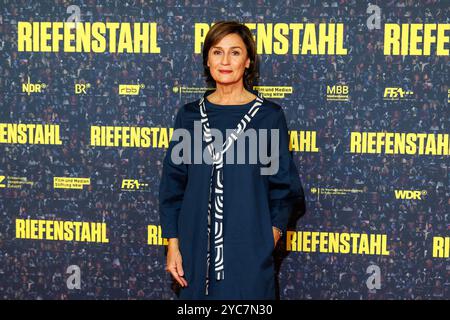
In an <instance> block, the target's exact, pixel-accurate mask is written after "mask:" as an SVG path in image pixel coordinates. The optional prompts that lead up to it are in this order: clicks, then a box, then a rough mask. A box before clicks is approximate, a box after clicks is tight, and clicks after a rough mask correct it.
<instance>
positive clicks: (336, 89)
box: [327, 85, 348, 94]
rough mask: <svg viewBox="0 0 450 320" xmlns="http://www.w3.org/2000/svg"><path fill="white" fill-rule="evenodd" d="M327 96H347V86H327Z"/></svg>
mask: <svg viewBox="0 0 450 320" xmlns="http://www.w3.org/2000/svg"><path fill="white" fill-rule="evenodd" d="M327 94H348V86H341V85H335V86H332V87H330V86H327Z"/></svg>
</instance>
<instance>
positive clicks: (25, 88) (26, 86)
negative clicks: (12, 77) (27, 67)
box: [22, 77, 46, 95]
mask: <svg viewBox="0 0 450 320" xmlns="http://www.w3.org/2000/svg"><path fill="white" fill-rule="evenodd" d="M45 87H46V86H45V83H31V82H30V77H28V82H26V83H22V92H26V93H28V95H30V94H31V93H34V92H39V93H40V92H42V89H44V88H45Z"/></svg>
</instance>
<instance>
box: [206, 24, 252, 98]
mask: <svg viewBox="0 0 450 320" xmlns="http://www.w3.org/2000/svg"><path fill="white" fill-rule="evenodd" d="M232 33H236V34H237V35H239V36H240V37H241V39H242V41H243V42H244V44H245V47H246V49H247V56H248V57H249V58H250V66H249V67H248V68H247V69H246V70H245V72H244V87H245V88H246V89H250V90H251V89H252V87H253V84H254V81H255V80H256V79H257V77H258V65H257V63H258V62H257V56H256V44H255V40H254V39H253V35H252V32H251V31H250V29H249V28H248V27H247V26H246V25H244V24H242V23H240V22H237V21H219V22H217V23H215V24H214V25H213V26H212V27H211V29H209V31H208V33H207V34H206V38H205V44H204V45H203V70H204V76H205V77H206V82H207V83H208V84H209V85H212V86H214V87H215V86H216V81H215V80H214V78H213V77H212V76H211V73H210V72H209V67H208V53H209V49H210V48H211V47H212V46H214V45H215V44H217V43H218V42H220V40H222V39H223V38H224V37H225V36H227V35H229V34H232Z"/></svg>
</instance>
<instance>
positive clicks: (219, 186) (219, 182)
mask: <svg viewBox="0 0 450 320" xmlns="http://www.w3.org/2000/svg"><path fill="white" fill-rule="evenodd" d="M255 93H257V98H256V101H255V102H254V104H253V105H252V107H251V108H250V109H249V111H248V112H247V113H246V114H245V115H244V117H243V118H242V119H241V121H240V122H239V124H238V125H237V128H236V129H234V131H233V132H232V133H231V134H230V136H229V137H228V138H227V139H226V141H225V142H224V144H223V147H222V150H221V151H219V152H216V150H214V145H213V140H212V137H211V131H210V125H209V121H208V115H207V114H206V107H205V101H204V100H205V97H206V95H204V96H203V97H202V98H201V99H200V103H199V106H200V115H201V123H202V131H203V136H204V139H205V141H206V144H207V148H208V151H209V154H210V155H211V159H212V170H211V178H210V184H209V200H208V251H207V256H206V284H205V294H206V295H208V293H209V292H208V289H209V267H210V257H211V252H210V250H211V248H210V239H211V220H212V219H211V218H212V217H211V215H212V212H211V208H212V203H213V201H212V199H211V191H212V190H213V189H212V188H213V180H214V179H213V176H214V172H216V179H215V181H214V192H215V194H214V211H215V224H214V226H215V232H214V247H215V252H216V256H215V260H214V270H215V276H216V279H217V280H223V279H224V276H225V272H224V271H225V270H224V259H223V257H224V256H223V254H224V243H223V197H224V189H223V156H224V154H225V152H226V151H227V150H228V149H229V148H230V147H231V145H232V144H233V143H234V141H236V140H237V139H238V138H239V136H240V135H241V134H242V132H244V131H245V128H246V127H247V125H248V124H249V123H250V121H251V120H252V118H253V117H254V116H255V114H256V113H257V112H258V110H259V107H260V106H261V105H262V103H263V97H262V94H261V93H260V92H255ZM224 108H226V106H224Z"/></svg>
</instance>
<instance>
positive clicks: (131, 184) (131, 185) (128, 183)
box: [122, 179, 141, 190]
mask: <svg viewBox="0 0 450 320" xmlns="http://www.w3.org/2000/svg"><path fill="white" fill-rule="evenodd" d="M140 186H141V184H140V183H139V181H138V180H134V179H123V180H122V189H133V190H134V189H136V190H137V189H139V187H140Z"/></svg>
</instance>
